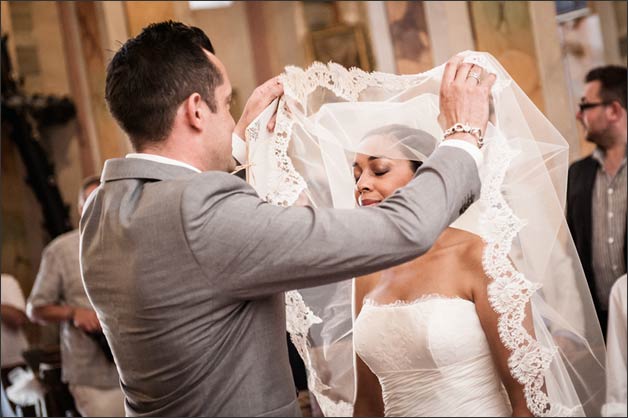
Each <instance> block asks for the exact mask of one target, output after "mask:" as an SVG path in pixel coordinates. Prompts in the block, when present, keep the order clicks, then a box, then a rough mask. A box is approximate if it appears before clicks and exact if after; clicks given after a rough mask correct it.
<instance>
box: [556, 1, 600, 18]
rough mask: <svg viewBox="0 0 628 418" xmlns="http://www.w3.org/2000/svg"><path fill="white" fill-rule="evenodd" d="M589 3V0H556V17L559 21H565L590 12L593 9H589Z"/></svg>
mask: <svg viewBox="0 0 628 418" xmlns="http://www.w3.org/2000/svg"><path fill="white" fill-rule="evenodd" d="M587 3H588V2H587V1H586V0H575V1H567V0H559V1H555V2H554V4H555V5H556V19H557V20H558V21H559V22H565V21H568V20H572V19H576V18H579V17H582V16H586V15H588V14H590V13H591V11H590V10H589V5H588V4H587Z"/></svg>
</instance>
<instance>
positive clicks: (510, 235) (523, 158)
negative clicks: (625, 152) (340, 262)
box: [247, 52, 605, 416]
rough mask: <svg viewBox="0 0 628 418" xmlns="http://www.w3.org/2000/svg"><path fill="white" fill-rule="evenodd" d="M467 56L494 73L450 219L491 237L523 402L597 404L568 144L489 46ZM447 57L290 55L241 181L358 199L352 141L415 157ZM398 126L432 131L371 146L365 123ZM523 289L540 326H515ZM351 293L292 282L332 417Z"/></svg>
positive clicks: (344, 375) (338, 407)
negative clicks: (465, 194)
mask: <svg viewBox="0 0 628 418" xmlns="http://www.w3.org/2000/svg"><path fill="white" fill-rule="evenodd" d="M464 56H465V60H467V61H472V62H474V63H476V64H478V65H480V66H482V67H483V68H484V69H485V70H487V71H489V72H492V73H495V74H496V75H497V81H496V83H495V85H494V87H493V90H492V100H493V101H492V108H493V111H492V116H491V122H490V123H489V127H488V129H487V132H486V135H485V138H486V140H485V142H486V145H485V146H484V147H483V148H482V153H483V156H484V164H483V165H482V168H481V171H480V177H481V179H482V190H481V197H480V199H479V200H478V201H477V202H476V203H474V204H473V205H472V206H471V208H469V210H468V211H467V212H465V214H464V215H463V216H462V217H461V218H460V219H458V220H457V221H456V222H455V223H454V224H453V225H452V226H454V227H457V228H461V229H465V230H468V231H470V232H472V233H475V234H477V235H479V236H480V237H482V238H483V240H484V242H485V243H486V249H485V251H484V257H483V266H484V270H485V273H486V275H487V276H488V277H489V278H491V279H492V283H491V284H490V285H489V297H490V301H491V305H492V307H493V309H494V310H495V311H496V312H497V313H498V314H499V322H498V326H499V333H500V338H501V341H502V342H503V344H504V345H505V346H506V347H507V348H508V349H509V350H510V351H511V355H510V358H509V367H510V371H511V373H512V375H513V377H514V378H515V379H516V380H517V381H518V382H519V383H521V384H522V385H524V386H525V396H526V400H527V405H528V408H529V409H530V410H531V411H532V412H533V413H534V414H535V415H556V416H566V415H583V414H586V415H599V414H600V408H601V406H602V404H603V401H604V393H605V392H604V381H605V379H604V363H605V359H604V342H603V338H602V333H601V331H600V326H599V323H598V322H597V317H596V314H595V310H594V308H593V303H592V301H591V296H590V294H589V289H588V286H587V283H586V280H585V278H584V274H583V271H582V267H581V265H580V262H579V260H578V257H577V253H576V250H575V247H574V244H573V241H572V238H571V235H570V234H569V230H568V229H567V224H566V221H565V217H564V209H565V208H564V206H565V194H566V180H567V179H566V176H567V169H568V162H569V161H568V146H567V143H566V141H565V140H564V138H563V137H562V136H561V135H560V133H559V132H558V131H557V130H556V129H555V128H554V127H553V126H552V124H551V123H550V122H549V121H548V120H547V119H546V118H545V117H544V116H543V114H542V113H541V112H540V111H539V110H538V109H537V108H536V107H535V106H534V104H533V103H532V102H531V101H530V100H529V99H528V97H527V96H526V95H525V94H524V93H523V92H522V90H521V89H520V88H519V87H518V86H517V84H516V83H515V82H514V81H513V80H512V78H511V77H510V76H509V75H508V73H507V72H506V71H505V70H504V69H503V67H502V66H501V65H500V64H499V63H498V62H497V60H495V59H494V58H493V57H492V56H490V55H488V54H485V53H475V52H466V53H464ZM443 69H444V66H440V67H437V68H434V69H433V70H430V71H428V72H425V73H422V74H417V75H410V76H398V75H391V74H384V73H365V72H363V71H361V70H359V69H355V68H353V69H351V70H347V69H345V68H343V67H342V66H339V65H337V64H334V63H329V64H327V65H325V64H321V63H315V64H313V65H312V66H311V67H309V68H308V69H306V70H303V69H300V68H296V67H287V68H286V69H285V72H284V73H283V74H282V76H281V79H282V82H283V84H284V89H285V95H284V96H283V97H282V98H281V100H280V101H279V103H278V114H277V127H276V129H275V132H274V133H272V134H270V133H268V132H266V130H265V129H261V128H260V127H263V126H265V122H266V120H267V119H268V118H269V117H270V114H271V113H272V109H269V111H268V112H266V113H265V114H264V115H262V117H260V118H259V119H258V120H256V121H255V122H253V123H252V124H251V125H250V126H249V127H248V128H247V148H248V157H249V164H251V165H250V167H249V169H248V171H247V178H248V181H249V182H250V183H251V184H252V185H253V186H254V187H255V188H256V190H257V191H258V193H259V194H260V196H261V197H262V198H264V199H265V200H267V201H268V202H270V203H272V204H278V205H283V206H288V205H295V204H300V205H312V206H314V207H325V208H330V207H334V208H354V207H356V202H355V199H354V193H353V191H354V187H355V183H354V178H353V171H352V167H351V163H352V159H353V156H354V154H355V152H361V153H372V154H373V155H378V156H387V157H389V158H405V159H411V160H423V159H425V158H428V157H429V153H430V152H431V151H432V150H433V149H434V146H436V145H437V143H438V142H439V141H440V138H442V136H443V129H442V127H441V126H440V125H439V123H438V121H437V118H438V113H439V110H438V100H439V98H438V92H439V86H440V79H441V77H442V74H443ZM392 125H401V126H404V127H407V128H409V129H411V130H416V131H417V132H424V133H427V134H429V135H426V136H425V138H431V140H429V139H425V140H422V141H402V140H401V139H399V138H397V139H396V140H395V139H392V140H391V138H392V137H388V139H386V138H384V139H382V141H381V146H376V147H374V148H371V149H369V147H367V146H365V141H364V138H365V136H368V134H369V132H371V131H373V130H376V129H379V130H380V131H381V130H382V128H383V129H384V130H385V127H386V126H392ZM383 137H386V135H385V134H384V135H383ZM430 141H432V142H431V143H430ZM373 142H374V141H372V140H371V141H367V143H370V144H371V145H372V144H373ZM399 150H402V151H401V152H402V154H403V155H399V154H398V153H399V152H400V151H399ZM365 228H368V226H365ZM321 245H325V243H321ZM354 245H360V243H354ZM314 268H315V267H314ZM528 301H530V303H531V307H532V316H533V318H532V319H533V323H534V338H533V337H532V336H531V335H530V333H529V332H528V331H526V329H525V328H524V327H523V325H522V322H523V317H524V315H525V314H524V307H525V305H526V304H527V302H528ZM351 305H352V282H351V281H350V280H348V281H345V282H341V283H337V284H333V285H328V286H322V287H317V288H312V289H301V290H298V291H291V292H288V293H287V294H286V309H287V317H288V324H287V325H288V331H289V332H290V334H291V337H292V340H293V342H294V343H295V345H296V347H297V349H298V350H299V353H300V354H301V356H302V358H303V360H304V362H305V365H306V367H307V370H308V384H309V387H310V390H311V392H312V393H314V395H315V396H316V399H317V402H318V404H319V405H320V407H321V409H322V411H323V413H324V414H325V415H326V416H347V415H351V414H352V402H353V396H354V387H353V384H354V383H353V353H352V319H351V310H352V306H351Z"/></svg>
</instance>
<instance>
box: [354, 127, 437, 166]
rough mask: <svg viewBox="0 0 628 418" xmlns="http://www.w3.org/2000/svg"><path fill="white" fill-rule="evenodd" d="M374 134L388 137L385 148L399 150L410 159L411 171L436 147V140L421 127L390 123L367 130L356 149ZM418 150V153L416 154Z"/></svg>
mask: <svg viewBox="0 0 628 418" xmlns="http://www.w3.org/2000/svg"><path fill="white" fill-rule="evenodd" d="M375 136H382V137H385V138H389V139H390V141H391V142H390V144H386V145H388V147H387V149H397V150H399V151H400V152H401V153H402V155H403V157H404V158H406V159H408V160H409V161H410V164H411V165H412V169H413V171H416V170H418V169H419V167H421V165H422V164H423V159H424V158H423V157H429V156H430V154H431V153H432V152H434V149H435V148H436V143H437V140H436V138H434V136H432V135H431V134H429V133H428V132H426V131H424V130H422V129H415V128H411V127H409V126H406V125H401V124H396V123H395V124H391V125H386V126H382V127H379V128H375V129H373V130H371V131H369V132H367V133H366V134H365V135H364V136H363V137H362V139H361V140H360V144H359V145H358V151H359V150H360V145H362V144H364V143H365V142H367V140H368V139H369V138H372V137H375ZM416 151H418V152H419V153H420V154H422V155H420V154H417V152H416Z"/></svg>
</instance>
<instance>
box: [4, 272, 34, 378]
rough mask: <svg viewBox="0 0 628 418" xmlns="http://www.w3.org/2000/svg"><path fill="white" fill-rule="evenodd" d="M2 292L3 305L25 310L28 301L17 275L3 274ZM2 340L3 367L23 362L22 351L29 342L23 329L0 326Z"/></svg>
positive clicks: (26, 347)
mask: <svg viewBox="0 0 628 418" xmlns="http://www.w3.org/2000/svg"><path fill="white" fill-rule="evenodd" d="M1 291H2V293H1V294H0V299H1V301H2V304H3V305H9V306H12V307H14V308H17V309H21V310H22V311H25V309H26V302H25V301H24V295H23V294H22V289H20V285H19V284H18V282H17V280H15V277H13V276H11V275H9V274H3V275H2V289H1ZM0 334H1V338H2V341H0V344H1V348H0V351H2V360H1V362H2V367H3V368H4V367H10V366H14V365H17V364H23V363H24V358H23V357H22V351H24V350H27V349H28V342H27V341H26V337H25V336H24V332H23V331H22V330H21V329H17V330H16V329H12V328H10V327H8V326H6V325H4V324H3V325H2V326H1V327H0Z"/></svg>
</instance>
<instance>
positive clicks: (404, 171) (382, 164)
mask: <svg viewBox="0 0 628 418" xmlns="http://www.w3.org/2000/svg"><path fill="white" fill-rule="evenodd" d="M413 176H414V169H413V165H412V162H410V161H408V160H397V159H391V158H385V157H374V156H371V155H367V154H356V157H355V160H354V162H353V177H354V178H355V185H356V188H355V198H356V200H357V201H358V204H359V205H360V206H370V205H376V204H378V203H379V202H381V201H382V200H384V199H386V198H387V197H388V196H390V195H391V194H393V193H394V192H395V190H397V189H398V188H400V187H403V186H405V185H406V184H408V182H409V181H410V180H411V179H412V177H413Z"/></svg>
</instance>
